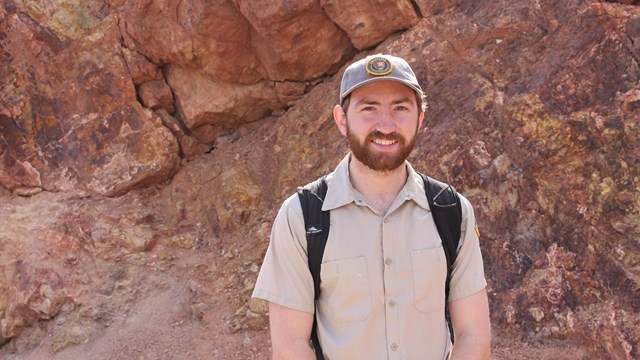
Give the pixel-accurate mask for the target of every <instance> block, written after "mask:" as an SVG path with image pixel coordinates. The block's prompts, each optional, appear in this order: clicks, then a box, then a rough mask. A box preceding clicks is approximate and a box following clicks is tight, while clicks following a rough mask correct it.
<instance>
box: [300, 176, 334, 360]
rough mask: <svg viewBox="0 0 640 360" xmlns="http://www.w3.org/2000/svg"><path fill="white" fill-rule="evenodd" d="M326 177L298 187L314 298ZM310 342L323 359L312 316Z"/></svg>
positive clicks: (325, 231) (325, 225) (325, 218)
mask: <svg viewBox="0 0 640 360" xmlns="http://www.w3.org/2000/svg"><path fill="white" fill-rule="evenodd" d="M325 178H326V177H324V176H323V177H321V178H320V179H318V180H316V181H314V182H312V183H311V184H309V185H307V186H305V187H302V188H299V189H298V198H299V199H300V205H301V206H302V216H303V217H304V227H305V232H306V236H307V257H308V262H309V271H310V272H311V277H312V278H313V289H314V299H315V300H316V301H317V300H318V297H320V267H321V265H322V255H323V254H324V248H325V245H326V244H327V239H328V238H329V224H330V221H329V220H330V219H329V211H322V203H323V202H324V198H325V196H326V195H327V188H328V187H327V181H326V179H325ZM311 343H312V344H313V349H314V350H315V352H316V359H318V360H322V359H324V357H323V354H322V348H321V347H320V341H319V339H318V332H317V321H316V316H315V310H314V316H313V328H312V329H311Z"/></svg>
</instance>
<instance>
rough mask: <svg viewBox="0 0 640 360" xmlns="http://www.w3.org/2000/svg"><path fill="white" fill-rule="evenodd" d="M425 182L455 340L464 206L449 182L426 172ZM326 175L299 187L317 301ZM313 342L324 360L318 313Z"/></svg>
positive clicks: (325, 220)
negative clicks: (454, 286)
mask: <svg viewBox="0 0 640 360" xmlns="http://www.w3.org/2000/svg"><path fill="white" fill-rule="evenodd" d="M420 176H421V177H422V180H423V181H424V188H425V193H426V196H427V201H428V202H429V208H430V209H431V213H432V214H433V219H434V221H435V223H436V228H437V229H438V234H439V235H440V239H441V240H442V248H443V249H444V253H445V257H446V259H447V278H446V281H445V317H446V320H447V324H448V327H449V332H450V335H451V341H453V327H452V324H451V318H450V316H449V310H448V307H447V305H446V303H447V299H448V297H449V280H450V278H451V270H452V267H453V263H454V262H455V260H456V257H457V255H458V251H457V249H458V244H459V242H460V227H461V224H462V205H461V203H460V197H459V196H458V193H457V192H456V190H455V189H454V188H453V186H451V185H449V184H445V183H442V182H440V181H437V180H434V179H432V178H430V177H428V176H426V175H424V174H420ZM327 189H328V186H327V181H326V176H323V177H321V178H319V179H318V180H316V181H314V182H312V183H310V184H309V185H307V186H305V187H301V188H298V198H299V199H300V204H301V205H302V214H303V217H304V224H305V230H306V237H307V256H308V262H309V271H310V272H311V277H312V278H313V288H314V298H315V300H316V301H317V300H318V298H319V297H320V266H321V264H322V256H323V254H324V248H325V245H326V244H327V239H328V237H329V227H330V226H329V225H330V221H329V220H330V212H329V211H322V203H323V202H324V198H325V196H326V195H327ZM311 343H312V344H313V348H314V350H315V353H316V358H317V359H318V360H321V359H323V354H322V348H321V347H320V341H319V339H318V333H317V320H316V316H315V314H314V317H313V327H312V329H311Z"/></svg>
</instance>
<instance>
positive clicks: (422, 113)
mask: <svg viewBox="0 0 640 360" xmlns="http://www.w3.org/2000/svg"><path fill="white" fill-rule="evenodd" d="M423 121H424V111H420V115H418V129H420V128H421V127H422V122H423Z"/></svg>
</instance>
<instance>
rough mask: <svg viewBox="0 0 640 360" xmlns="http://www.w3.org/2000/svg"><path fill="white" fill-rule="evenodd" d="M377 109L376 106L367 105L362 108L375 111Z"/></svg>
mask: <svg viewBox="0 0 640 360" xmlns="http://www.w3.org/2000/svg"><path fill="white" fill-rule="evenodd" d="M375 109H376V108H375V107H373V106H365V107H363V108H362V111H373V110H375Z"/></svg>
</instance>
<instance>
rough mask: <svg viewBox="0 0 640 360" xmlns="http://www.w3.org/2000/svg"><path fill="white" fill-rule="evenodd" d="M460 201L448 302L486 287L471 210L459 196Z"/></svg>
mask: <svg viewBox="0 0 640 360" xmlns="http://www.w3.org/2000/svg"><path fill="white" fill-rule="evenodd" d="M460 200H461V202H462V224H461V228H462V229H461V235H460V239H461V242H460V244H459V247H458V256H457V258H456V261H455V263H454V264H453V271H452V273H451V281H450V289H449V301H456V300H460V299H463V298H465V297H468V296H471V295H473V294H476V293H477V292H479V291H481V290H482V289H484V288H485V287H486V286H487V281H486V279H485V277H484V265H483V262H482V254H481V252H480V240H479V238H478V233H477V232H476V218H475V215H474V213H473V208H472V206H471V203H470V202H469V200H467V199H466V198H465V197H464V196H462V195H460Z"/></svg>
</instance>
